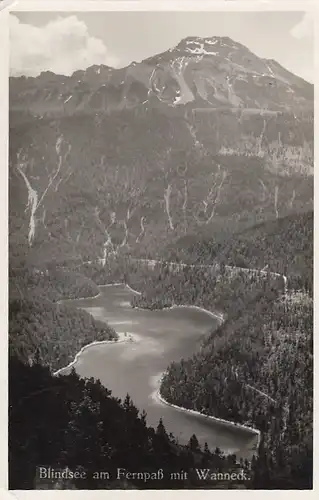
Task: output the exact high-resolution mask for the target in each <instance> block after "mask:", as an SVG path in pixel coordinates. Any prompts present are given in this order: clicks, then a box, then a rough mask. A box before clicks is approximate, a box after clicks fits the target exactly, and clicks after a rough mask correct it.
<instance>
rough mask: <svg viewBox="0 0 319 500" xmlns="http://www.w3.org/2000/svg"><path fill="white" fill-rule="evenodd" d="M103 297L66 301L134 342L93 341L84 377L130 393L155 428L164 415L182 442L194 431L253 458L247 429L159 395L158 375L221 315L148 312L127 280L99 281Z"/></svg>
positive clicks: (83, 361) (82, 365) (82, 359)
mask: <svg viewBox="0 0 319 500" xmlns="http://www.w3.org/2000/svg"><path fill="white" fill-rule="evenodd" d="M100 291H101V294H100V296H98V297H96V298H92V299H77V300H71V301H67V304H68V305H72V306H76V307H81V308H82V309H85V310H86V311H87V312H89V313H90V314H92V315H93V316H94V318H95V319H98V320H100V321H107V322H108V323H109V324H110V325H111V326H112V327H113V328H114V329H115V330H116V331H117V332H122V333H123V332H127V335H129V334H130V333H132V335H133V337H134V342H121V343H118V344H116V343H111V344H100V345H94V346H92V347H90V348H89V349H87V350H85V351H84V352H83V353H82V354H81V355H80V356H79V357H78V360H77V362H76V365H75V369H76V371H77V373H78V374H79V375H80V376H83V377H94V378H96V379H100V381H101V383H102V384H103V385H104V386H105V387H107V388H108V389H110V390H111V391H112V394H113V395H114V396H116V397H120V398H122V399H123V398H124V397H125V396H126V394H127V393H128V394H129V395H130V396H131V398H132V400H133V402H134V404H135V405H136V406H137V407H138V408H139V409H140V410H142V409H144V410H145V411H146V412H147V421H148V424H149V425H152V426H153V427H156V426H157V424H158V421H159V419H160V418H161V417H162V418H163V421H164V425H165V427H166V430H167V431H168V432H172V433H173V434H174V435H175V436H176V437H177V439H178V441H179V442H181V443H186V442H188V440H189V438H190V436H191V435H192V434H196V436H197V438H198V440H199V442H200V443H201V444H204V443H205V441H206V442H207V444H208V446H209V447H210V449H215V448H216V446H218V447H219V448H221V449H222V450H224V451H225V452H229V453H236V454H237V455H240V456H243V457H247V458H249V457H251V454H252V446H253V444H254V443H255V442H256V437H255V436H254V435H253V434H251V433H250V432H248V431H245V430H242V429H238V428H229V427H228V426H225V425H224V424H222V423H219V422H214V421H212V420H209V419H207V418H205V417H202V416H199V415H192V414H190V413H187V412H183V411H179V410H178V409H175V408H171V407H169V406H167V405H165V404H163V403H161V402H160V401H159V400H158V398H156V391H157V389H158V382H159V377H160V375H161V373H162V372H163V371H165V369H166V368H167V366H168V365H169V364H170V363H171V362H172V361H178V360H180V359H181V358H188V357H190V356H191V355H192V354H193V353H194V352H195V351H196V350H197V349H199V348H200V344H201V340H202V338H203V336H204V335H206V334H207V333H208V332H209V331H210V330H211V329H212V328H214V327H217V325H218V323H217V319H215V318H213V317H212V316H210V315H208V314H207V313H205V312H203V311H199V310H196V309H192V308H176V309H165V310H161V311H150V310H141V309H133V308H131V306H130V299H131V297H132V295H133V292H132V291H130V290H129V289H128V288H126V287H125V286H124V285H114V286H101V287H100Z"/></svg>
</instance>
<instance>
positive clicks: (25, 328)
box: [9, 298, 117, 370]
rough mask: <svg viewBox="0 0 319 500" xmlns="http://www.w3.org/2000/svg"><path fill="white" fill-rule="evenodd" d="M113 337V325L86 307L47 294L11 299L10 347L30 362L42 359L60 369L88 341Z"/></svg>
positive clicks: (114, 335)
mask: <svg viewBox="0 0 319 500" xmlns="http://www.w3.org/2000/svg"><path fill="white" fill-rule="evenodd" d="M112 339H117V334H116V332H115V331H114V330H113V328H111V327H110V326H109V325H107V324H105V323H102V322H100V321H97V320H94V319H93V317H92V316H91V315H90V314H89V313H87V312H86V311H81V310H79V309H75V308H72V307H67V306H64V305H60V304H59V305H56V304H53V303H52V302H50V301H48V300H45V299H43V298H38V299H35V298H32V300H22V299H14V300H11V301H10V303H9V350H10V353H11V354H14V355H16V356H17V357H18V358H19V359H20V360H22V361H24V362H26V363H30V364H32V363H34V362H35V360H38V361H39V362H41V364H43V365H47V366H49V367H50V368H51V369H53V370H58V369H60V368H63V367H64V366H67V365H68V364H69V363H70V362H71V361H73V359H74V357H75V355H76V354H77V353H78V352H79V351H80V350H81V348H82V347H84V346H85V345H87V344H90V343H91V342H94V341H101V340H112Z"/></svg>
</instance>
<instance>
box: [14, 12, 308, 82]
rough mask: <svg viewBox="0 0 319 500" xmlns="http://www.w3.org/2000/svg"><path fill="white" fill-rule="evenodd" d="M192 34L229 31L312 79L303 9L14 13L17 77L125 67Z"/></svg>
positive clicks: (227, 33)
mask: <svg viewBox="0 0 319 500" xmlns="http://www.w3.org/2000/svg"><path fill="white" fill-rule="evenodd" d="M186 36H203V37H205V36H229V37H230V38H232V39H233V40H235V41H237V42H240V43H242V44H244V45H246V46H247V47H248V48H249V49H250V50H251V51H252V52H254V53H255V54H256V55H257V56H259V57H265V58H269V59H275V60H276V61H278V62H279V63H280V64H282V65H283V66H284V67H286V68H287V69H289V70H290V71H292V72H293V73H295V74H297V75H299V76H301V77H302V78H304V79H305V80H308V81H311V82H313V81H314V62H313V59H314V58H313V51H314V40H313V38H314V27H313V18H312V15H311V14H310V13H305V12H289V11H285V12H260V11H259V12H152V11H148V12H137V11H135V12H134V11H129V12H127V11H126V12H105V11H104V12H70V13H67V12H61V13H59V12H16V13H12V15H11V25H10V66H11V74H12V75H21V74H25V75H28V76H36V75H38V74H39V73H40V72H41V71H46V70H50V71H53V72H55V73H59V74H65V75H70V74H72V73H73V71H76V70H78V69H85V68H87V67H88V66H91V65H93V64H107V65H109V66H113V67H117V68H118V67H123V66H126V65H128V64H130V63H131V62H132V61H136V62H139V61H141V60H143V59H145V58H147V57H150V56H152V55H154V54H157V53H160V52H163V51H165V50H167V49H169V48H171V47H174V46H175V45H177V44H178V43H179V41H180V40H181V39H182V38H185V37H186Z"/></svg>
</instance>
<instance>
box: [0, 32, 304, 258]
mask: <svg viewBox="0 0 319 500" xmlns="http://www.w3.org/2000/svg"><path fill="white" fill-rule="evenodd" d="M9 155H10V156H9V166H10V172H9V175H10V245H11V256H12V258H14V257H17V258H20V257H21V255H25V254H26V252H27V253H28V254H29V256H30V258H32V259H33V260H35V261H38V260H39V258H41V259H42V260H46V259H47V260H52V259H53V258H54V259H58V260H62V259H65V260H67V259H77V258H79V259H81V258H83V259H84V260H86V259H97V258H100V259H102V262H103V259H106V257H107V255H108V254H109V253H110V252H111V253H113V254H114V253H116V252H119V251H126V250H128V251H130V252H134V253H139V254H144V255H145V254H147V253H149V254H152V255H154V254H156V253H160V251H161V249H162V248H163V246H164V242H167V241H169V242H173V241H175V240H176V239H178V238H180V237H181V236H183V235H185V234H188V233H189V232H194V231H198V232H199V233H208V234H220V233H221V232H225V231H226V232H233V231H235V230H237V229H238V228H243V227H247V226H250V225H252V224H255V223H258V222H261V221H263V220H268V219H277V218H279V217H283V216H285V215H288V214H290V213H294V212H303V211H306V210H309V209H311V208H312V204H313V86H312V85H311V84H309V83H307V82H305V81H304V80H302V79H301V78H299V77H297V76H295V75H293V74H292V73H290V72H289V71H287V70H286V69H284V68H283V67H281V66H280V65H279V64H278V63H277V62H276V61H273V60H265V59H261V58H259V57H257V56H256V55H254V54H253V53H252V52H250V51H249V49H247V48H246V47H244V46H243V45H241V44H239V43H236V42H234V41H232V40H230V39H229V38H220V37H212V38H198V37H188V38H186V39H184V40H182V41H181V42H180V43H179V44H178V45H177V46H176V47H174V48H172V49H170V50H168V51H167V52H164V53H162V54H158V55H155V56H154V57H151V58H149V59H146V60H145V61H142V62H141V63H134V62H133V63H132V64H130V65H129V66H128V67H126V68H122V69H113V68H110V67H106V66H92V67H90V68H88V69H87V70H86V71H77V72H75V73H74V74H73V75H72V76H71V77H66V76H62V75H55V74H53V73H50V72H45V73H41V75H39V76H38V77H37V78H25V77H19V78H11V79H10V153H9ZM30 250H32V251H31V252H30Z"/></svg>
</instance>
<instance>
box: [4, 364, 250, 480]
mask: <svg viewBox="0 0 319 500" xmlns="http://www.w3.org/2000/svg"><path fill="white" fill-rule="evenodd" d="M9 368H10V369H9V488H10V489H145V488H146V489H183V488H185V489H190V488H197V489H198V488H208V489H212V488H213V489H214V488H216V489H217V488H218V489H219V488H245V487H250V486H251V478H252V475H251V468H250V465H249V464H248V462H247V461H246V462H244V461H243V460H241V461H239V462H238V461H237V460H236V457H235V456H234V455H229V456H225V455H224V454H223V453H221V451H220V450H219V449H218V448H217V449H216V450H214V451H210V450H209V449H208V447H207V445H205V447H204V449H203V450H201V449H200V447H199V445H198V440H197V438H196V436H195V435H193V436H191V438H190V441H189V443H188V445H187V446H181V445H179V444H178V443H177V441H176V439H175V438H174V436H173V435H172V434H169V435H168V434H167V432H166V430H165V426H164V423H163V422H162V421H161V420H160V421H159V424H158V426H157V428H156V429H153V428H152V427H148V425H147V423H146V414H145V412H144V411H142V412H139V410H138V409H137V408H136V407H135V406H134V404H133V402H132V400H131V399H130V397H129V396H128V395H127V397H126V398H125V399H124V400H123V401H121V400H120V399H118V398H115V397H113V396H112V395H111V391H109V390H108V389H106V388H105V387H103V386H102V385H101V384H100V382H99V381H95V380H93V379H89V380H88V379H81V378H79V376H78V375H77V374H76V373H75V372H74V371H72V372H71V374H69V375H67V376H58V377H54V376H52V375H51V373H50V370H49V368H48V367H43V366H41V364H39V363H35V364H33V365H32V366H28V365H26V364H24V363H22V362H21V361H20V360H18V359H17V358H16V357H15V356H14V357H11V358H10V366H9ZM39 467H47V468H48V467H51V469H55V470H56V471H58V470H61V469H65V468H66V467H68V469H69V470H71V471H73V472H76V471H77V472H80V473H82V478H78V479H72V478H71V479H70V478H69V479H57V478H53V479H50V478H45V477H44V478H43V477H42V478H41V477H40V473H39ZM197 467H199V468H200V467H205V468H210V472H211V473H214V474H215V475H216V474H217V473H227V474H229V475H231V474H232V473H233V474H237V476H235V477H236V480H229V479H227V477H226V479H225V478H224V479H223V480H218V479H215V478H214V477H213V478H207V479H206V480H204V479H199V477H198V474H197V472H196V468H197ZM117 468H123V469H125V471H127V472H144V473H145V475H144V476H143V477H142V478H141V477H140V478H136V477H135V478H134V477H133V478H132V476H131V477H128V478H126V477H123V476H121V477H120V478H119V479H118V478H117ZM159 470H162V475H158V471H159ZM100 471H104V472H108V473H109V476H108V477H107V476H106V475H104V476H103V475H102V474H97V473H99V472H100ZM182 471H183V472H184V473H185V472H186V473H187V476H186V475H185V474H182V475H181V476H180V477H178V474H176V476H174V475H172V474H174V473H180V472H182Z"/></svg>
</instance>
